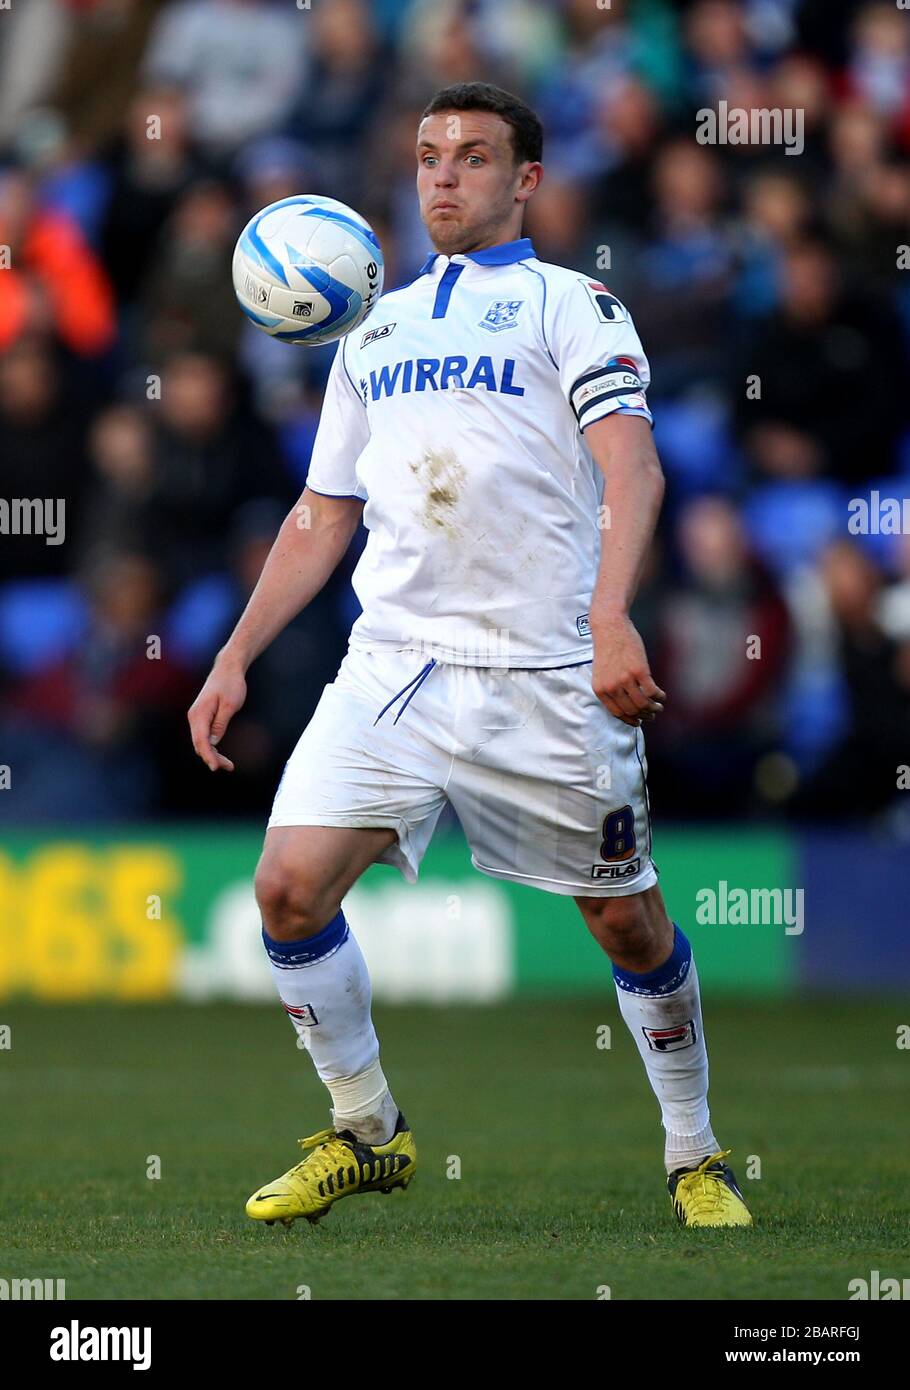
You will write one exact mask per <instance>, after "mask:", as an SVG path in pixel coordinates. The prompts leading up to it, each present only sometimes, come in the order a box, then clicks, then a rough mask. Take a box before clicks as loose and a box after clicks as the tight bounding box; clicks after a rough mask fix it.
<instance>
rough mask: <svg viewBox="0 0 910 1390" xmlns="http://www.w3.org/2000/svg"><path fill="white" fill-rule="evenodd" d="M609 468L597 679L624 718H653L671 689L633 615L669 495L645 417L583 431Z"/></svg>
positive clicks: (594, 607) (594, 629) (597, 606)
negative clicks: (660, 679) (660, 678)
mask: <svg viewBox="0 0 910 1390" xmlns="http://www.w3.org/2000/svg"><path fill="white" fill-rule="evenodd" d="M585 439H586V441H587V443H588V447H589V448H590V450H591V453H592V454H593V456H594V459H595V462H596V463H597V465H598V467H599V468H600V469H601V471H602V472H603V475H604V495H603V503H604V506H605V507H607V508H609V510H608V511H605V513H604V515H605V516H606V517H609V519H610V524H609V537H610V544H609V545H604V546H602V547H601V557H600V566H599V569H598V574H597V582H596V584H595V588H594V595H593V599H592V603H591V633H592V636H593V639H594V672H593V677H592V684H593V686H594V692H595V694H596V695H597V697H598V699H600V700H602V701H603V703H604V704H605V705H606V707H607V709H608V710H609V711H610V713H611V714H614V715H615V716H616V718H617V719H622V720H623V722H624V723H626V724H632V725H639V724H641V723H642V721H646V720H651V719H654V718H655V716H656V715H657V714H659V713H660V712H661V710H662V709H663V701H664V700H665V699H666V695H665V693H664V691H663V690H661V689H660V687H659V686H658V685H657V684H656V683H655V681H654V678H653V677H652V675H651V668H650V666H649V664H648V657H647V654H646V652H645V648H644V643H643V642H642V640H641V637H640V636H639V635H638V632H637V631H636V630H635V627H634V625H633V623H632V620H631V618H630V617H629V610H630V608H631V606H632V600H633V599H634V597H635V592H636V590H637V588H638V582H639V579H640V577H641V572H642V567H643V565H644V562H645V557H646V555H647V552H648V547H649V545H650V544H651V538H652V536H653V535H654V527H655V525H656V523H657V517H658V514H659V512H660V505H661V502H662V500H663V495H664V478H663V471H662V469H661V466H660V460H659V459H658V457H657V450H656V449H655V447H654V440H653V438H652V435H651V427H650V425H649V424H648V421H647V420H644V419H641V418H640V417H639V416H635V415H608V416H607V417H606V418H605V419H603V420H596V421H595V422H594V423H593V424H592V425H589V426H588V428H587V430H586V431H585Z"/></svg>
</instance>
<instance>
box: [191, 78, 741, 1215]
mask: <svg viewBox="0 0 910 1390" xmlns="http://www.w3.org/2000/svg"><path fill="white" fill-rule="evenodd" d="M541 153H542V131H541V125H540V121H539V120H538V118H537V116H536V115H535V114H534V112H533V111H531V110H530V109H529V107H527V106H526V105H525V104H524V103H523V102H522V101H520V100H518V99H517V98H515V97H513V96H511V95H510V94H509V93H507V92H504V91H502V90H500V89H499V88H496V87H492V86H489V85H487V84H485V83H468V84H460V85H458V86H454V87H449V88H446V89H445V90H443V91H441V92H439V93H438V94H437V95H436V96H435V97H434V98H433V100H432V101H431V102H430V104H429V106H428V107H427V108H426V110H425V111H424V113H423V116H422V118H421V121H420V125H419V130H418V137H417V194H418V198H419V201H420V212H421V216H422V218H423V221H424V223H425V225H426V227H427V230H428V232H429V235H430V239H431V241H432V244H433V246H434V247H435V251H434V253H433V254H432V255H431V256H429V257H428V259H427V261H426V263H425V264H424V266H423V267H422V268H421V271H420V273H419V274H418V276H417V278H416V279H415V280H414V281H413V282H412V283H411V284H409V285H407V286H406V287H405V288H403V289H399V290H395V291H393V292H392V293H390V294H387V295H384V296H383V298H382V299H381V300H380V301H379V303H378V304H377V306H376V308H375V309H374V310H373V312H372V314H371V315H370V317H369V319H368V320H367V322H366V323H365V324H364V325H363V326H362V327H361V328H360V329H358V330H356V331H355V332H354V333H352V334H350V335H349V336H348V337H347V338H345V339H343V340H342V341H341V343H340V345H339V347H338V349H337V352H336V355H335V358H334V362H333V365H332V369H331V372H330V376H329V381H328V386H327V390H326V396H325V402H324V404H323V409H322V416H321V420H320V425H319V431H318V434H317V438H316V443H315V447H314V450H313V458H312V462H311V464H310V470H309V474H308V478H307V486H306V488H305V489H304V492H303V494H302V497H301V503H300V504H298V508H295V510H294V511H293V512H292V513H291V514H290V515H289V516H288V518H287V519H286V521H285V522H284V524H283V526H282V528H281V530H280V532H279V534H278V537H277V538H276V541H275V544H274V546H273V548H272V551H271V553H270V554H269V556H268V559H267V560H266V563H265V566H264V568H263V571H262V576H261V578H260V580H259V583H258V584H257V586H256V589H255V591H254V593H253V595H252V597H251V598H250V601H249V604H248V606H247V608H246V611H245V612H244V614H243V615H242V617H241V618H240V620H239V622H238V624H237V627H236V629H235V630H234V632H233V634H232V635H231V637H230V639H229V640H228V642H227V644H226V645H225V646H224V647H223V648H222V650H221V651H220V652H219V653H218V656H217V658H216V660H215V664H214V667H213V669H212V672H211V674H210V675H209V677H208V679H207V681H206V683H205V685H204V687H203V689H202V691H201V692H200V694H199V696H198V698H197V700H196V701H195V703H194V705H193V707H192V709H191V710H190V712H189V719H190V725H191V729H192V734H193V743H194V746H195V749H196V752H197V753H198V754H199V756H200V757H201V758H202V760H203V761H204V762H205V763H206V764H207V766H208V767H209V768H211V769H212V770H214V771H217V770H218V769H220V768H224V769H228V770H230V769H231V768H232V766H233V765H232V763H231V762H230V760H229V759H228V758H227V757H225V755H224V754H223V753H222V752H221V751H220V747H219V745H220V744H221V742H222V740H223V738H224V735H225V731H226V730H227V727H228V723H229V721H230V719H231V717H232V715H233V714H235V713H236V711H237V710H238V709H239V708H240V706H241V705H242V703H243V700H244V697H245V693H246V686H245V681H244V674H245V671H246V669H247V668H248V666H249V665H250V663H251V662H252V661H254V660H255V658H256V657H257V656H258V654H259V653H260V652H261V651H262V650H263V649H264V648H265V647H266V646H267V645H268V643H269V642H270V641H271V640H272V639H273V638H274V637H275V636H276V634H277V633H278V632H280V631H281V629H282V628H283V627H284V626H285V624H286V623H288V622H289V621H290V620H291V619H292V618H293V617H294V616H295V614H297V613H298V612H299V611H300V610H301V609H302V608H303V607H305V605H306V604H307V603H309V601H310V600H311V599H312V598H313V596H314V595H315V594H316V593H317V592H318V591H319V590H320V588H321V587H322V586H323V585H324V584H325V582H326V580H327V579H328V577H329V575H330V574H331V573H332V571H333V570H334V569H335V567H336V565H337V564H338V562H339V561H340V559H341V557H342V556H343V554H344V552H345V550H346V549H347V547H348V545H349V543H350V541H351V538H352V536H353V535H354V532H355V530H356V528H357V526H358V523H359V522H360V519H361V516H362V517H363V521H364V524H365V526H366V527H367V530H368V533H369V534H368V540H367V544H366V547H365V550H364V553H363V555H362V557H361V559H360V561H359V563H358V565H357V569H356V572H355V575H354V587H355V590H356V592H357V595H358V597H359V599H360V602H361V605H362V608H363V613H362V615H361V617H359V618H358V619H357V621H356V623H355V624H354V627H353V630H352V632H351V637H350V644H349V649H348V652H347V655H346V656H345V658H344V660H343V662H342V664H341V667H340V669H339V671H338V675H337V677H336V679H335V680H334V681H333V682H332V683H331V684H330V685H328V686H326V688H325V691H324V693H323V695H322V698H321V699H320V701H319V705H318V707H317V709H316V711H315V713H314V715H313V718H312V720H311V721H310V723H309V724H308V726H307V728H306V729H305V730H304V732H303V734H302V736H301V738H300V741H299V743H298V744H297V746H296V748H295V749H294V751H293V753H292V754H291V757H290V759H289V760H288V763H287V767H286V769H285V772H284V776H283V777H282V779H281V783H280V785H279V787H278V791H277V794H276V797H275V802H274V806H273V808H272V814H271V817H270V819H269V824H268V830H267V833H266V839H265V846H264V850H263V854H262V858H261V860H260V863H259V867H258V869H257V873H256V893H257V900H258V903H259V906H260V909H261V912H262V920H263V931H262V936H263V941H264V944H265V949H266V951H267V952H268V955H269V959H270V961H271V963H272V968H273V971H274V976H275V982H276V985H277V987H278V993H279V995H280V998H281V1001H282V1003H283V1005H284V1008H285V1009H286V1010H287V1013H288V1015H289V1017H290V1019H291V1022H292V1023H293V1025H294V1027H295V1029H296V1030H297V1032H298V1034H299V1036H300V1038H301V1039H302V1040H303V1043H304V1046H305V1047H306V1050H307V1051H308V1052H309V1054H310V1057H311V1058H312V1060H313V1063H314V1064H315V1067H316V1070H317V1072H318V1074H319V1076H320V1078H321V1079H322V1081H323V1082H324V1083H325V1085H326V1087H327V1088H328V1090H329V1092H330V1095H331V1101H332V1109H331V1113H332V1121H333V1123H332V1126H331V1127H330V1128H328V1129H324V1130H321V1131H320V1132H319V1133H317V1134H314V1135H311V1136H310V1137H309V1138H307V1139H303V1140H300V1143H301V1145H302V1146H303V1147H304V1149H309V1150H310V1152H309V1154H308V1155H307V1157H305V1158H304V1159H303V1160H302V1161H301V1162H299V1163H297V1164H296V1165H295V1166H294V1167H292V1168H291V1169H290V1170H289V1171H288V1172H286V1173H284V1174H283V1175H282V1176H281V1177H279V1178H276V1179H275V1180H274V1181H272V1182H269V1183H267V1184H266V1185H265V1186H264V1187H262V1188H260V1189H259V1190H258V1191H257V1192H255V1193H254V1194H253V1196H252V1197H251V1198H250V1199H249V1202H248V1203H247V1212H248V1213H249V1215H250V1216H252V1217H254V1218H256V1219H261V1220H264V1221H266V1222H269V1223H271V1222H274V1221H276V1220H278V1221H282V1222H284V1224H286V1225H287V1224H289V1223H290V1222H291V1221H293V1220H294V1219H295V1218H297V1217H306V1218H307V1219H308V1220H310V1221H316V1220H318V1219H319V1218H320V1217H322V1216H323V1215H324V1214H325V1213H326V1212H327V1211H328V1210H329V1208H330V1207H331V1206H332V1205H333V1204H334V1203H335V1202H336V1201H338V1200H340V1199H341V1198H342V1197H346V1196H348V1195H350V1194H352V1193H357V1192H361V1193H363V1192H369V1191H377V1190H381V1191H383V1192H387V1191H390V1190H391V1189H392V1188H395V1187H402V1188H405V1187H407V1185H408V1184H409V1183H410V1181H411V1178H412V1176H413V1174H414V1170H415V1164H416V1158H417V1154H416V1148H415V1144H414V1139H413V1136H412V1133H411V1130H410V1128H409V1126H408V1124H407V1121H406V1120H405V1117H404V1115H403V1113H402V1111H401V1110H400V1109H399V1106H398V1104H397V1102H396V1101H395V1100H393V1098H392V1094H391V1091H390V1089H389V1085H388V1083H387V1081H386V1078H385V1076H384V1074H383V1070H382V1067H381V1065H380V1056H379V1042H378V1039H377V1036H376V1032H375V1029H374V1027H373V1022H372V1018H371V1011H370V1004H371V993H370V981H369V977H368V974H367V970H366V966H365V963H364V959H363V956H362V954H361V951H360V948H359V947H358V944H357V942H356V940H355V938H354V936H353V933H352V932H351V929H350V927H349V925H348V923H347V921H346V920H345V917H344V913H343V910H342V902H343V899H344V896H345V894H346V893H347V891H348V889H349V888H350V887H351V885H352V884H353V883H355V882H356V880H357V879H358V878H359V877H360V875H361V874H362V873H363V872H364V870H365V869H366V868H367V867H368V866H369V865H370V864H373V863H375V862H377V861H381V862H383V863H387V864H393V865H395V866H396V867H397V868H398V869H399V870H400V871H401V873H402V874H403V875H404V877H405V878H406V879H407V880H409V881H410V882H413V881H415V880H416V878H417V872H418V867H419V865H420V861H421V858H422V856H423V854H424V852H425V850H426V848H427V845H428V843H429V841H430V838H431V836H432V834H433V829H434V826H435V824H436V822H437V820H438V818H439V815H440V812H441V811H442V809H443V807H444V805H445V804H446V802H449V803H451V805H452V806H453V808H454V810H455V812H456V813H457V815H458V818H459V820H460V822H461V824H462V827H463V828H464V832H465V835H466V837H467V840H468V843H469V845H470V847H471V851H472V863H473V864H474V866H475V867H476V868H478V869H479V870H481V871H482V872H483V873H486V874H492V875H493V876H495V877H498V878H502V879H511V880H513V881H514V882H517V883H524V884H530V885H532V886H534V887H537V888H539V889H542V890H543V891H545V892H549V893H561V894H568V895H569V896H571V897H573V898H574V900H575V902H576V903H577V904H578V907H579V909H580V911H581V915H582V917H583V918H584V921H585V922H586V924H587V926H588V928H589V929H590V931H591V932H592V933H593V935H594V937H595V939H596V940H597V941H598V943H599V944H600V945H601V947H602V948H603V950H604V951H605V952H606V954H607V955H608V956H609V958H610V960H611V961H612V964H613V978H614V980H615V982H616V986H617V993H618V998H619V1007H620V1011H621V1013H622V1016H623V1018H624V1019H625V1021H626V1023H627V1025H628V1027H629V1029H630V1030H631V1032H632V1036H633V1037H634V1039H635V1042H636V1044H637V1046H638V1049H639V1052H640V1054H641V1057H642V1060H643V1062H644V1065H645V1069H646V1071H647V1075H648V1079H649V1081H650V1083H651V1086H652V1088H653V1090H654V1092H655V1094H656V1096H657V1099H658V1101H659V1103H660V1108H661V1116H662V1121H663V1126H664V1129H665V1153H664V1158H665V1166H666V1170H667V1174H668V1188H669V1192H670V1197H671V1200H672V1202H673V1206H674V1209H675V1211H676V1214H677V1216H678V1218H679V1220H680V1221H682V1222H683V1224H686V1225H690V1226H734V1225H748V1224H751V1219H752V1218H751V1216H750V1214H749V1212H748V1210H747V1208H746V1206H745V1203H744V1202H743V1199H742V1194H741V1193H740V1191H739V1189H738V1188H737V1185H736V1181H735V1179H734V1177H733V1174H732V1172H731V1170H730V1168H729V1166H728V1165H727V1164H726V1163H725V1161H724V1160H725V1159H726V1157H727V1155H728V1153H729V1152H730V1150H723V1149H721V1147H720V1145H719V1144H718V1142H717V1140H716V1138H715V1136H714V1132H713V1130H712V1128H711V1122H710V1118H709V1113H708V1103H707V1091H708V1062H707V1054H706V1051H705V1039H704V1030H703V1027H702V1017H701V1006H700V1001H699V991H698V976H697V973H696V969H695V963H694V961H693V959H692V951H691V948H690V945H689V942H688V941H687V939H686V937H685V935H684V933H683V932H682V930H681V929H680V928H679V927H678V926H677V925H675V924H674V923H672V922H671V921H670V920H669V918H668V916H667V913H666V910H665V908H664V903H663V899H662V897H661V893H660V889H659V888H658V886H657V874H656V871H655V868H654V865H653V864H652V861H651V829H650V822H649V815H648V803H647V791H646V785H645V760H644V748H643V734H642V728H641V726H642V724H643V723H645V722H647V721H648V720H650V719H653V718H654V717H655V716H656V715H658V714H659V713H660V711H661V710H662V709H663V703H664V699H665V695H664V692H663V691H662V690H661V689H660V688H659V687H658V686H657V685H656V683H655V681H654V679H653V677H652V675H651V671H650V669H649V665H648V660H647V657H646V655H645V651H644V647H643V644H642V641H641V638H640V637H639V635H638V633H637V631H636V630H635V627H634V626H633V624H632V622H631V620H630V618H629V609H630V605H631V603H632V600H633V597H634V594H635V590H636V586H637V582H638V579H639V575H640V571H641V568H642V565H643V563H644V559H645V554H646V551H647V548H648V544H649V542H650V540H651V536H652V532H653V529H654V525H655V522H656V518H657V514H658V511H659V508H660V503H661V499H662V495H663V478H662V474H661V469H660V464H659V462H658V459H657V455H656V452H655V449H654V445H653V443H652V439H651V415H650V412H649V410H648V406H647V401H646V395H645V389H646V387H647V385H648V382H649V373H648V364H647V361H646V358H645V355H644V353H643V351H642V346H641V343H640V341H639V339H638V336H637V334H636V332H635V329H634V327H633V325H632V321H631V319H630V317H629V315H628V313H627V311H626V310H625V308H624V307H623V305H622V304H620V303H619V302H618V301H617V300H616V299H615V298H614V296H613V295H611V294H610V293H609V291H608V290H607V289H606V287H605V286H604V285H602V284H601V283H599V282H598V281H597V280H593V279H592V278H591V277H590V276H589V275H586V274H583V273H581V272H579V271H575V270H569V269H565V268H563V267H561V266H555V265H547V264H544V263H542V262H541V261H539V260H538V259H537V257H536V255H535V253H534V248H533V246H532V245H531V242H530V241H529V240H528V238H526V237H522V236H521V229H522V218H523V212H524V207H525V204H526V203H527V201H528V199H529V198H531V197H532V196H533V194H534V190H535V189H536V188H537V186H538V184H539V182H540V179H541V176H542V172H543V170H542V166H541ZM302 508H306V509H307V510H306V511H304V510H302ZM301 517H305V518H307V519H308V521H309V525H307V526H301V525H300V519H301Z"/></svg>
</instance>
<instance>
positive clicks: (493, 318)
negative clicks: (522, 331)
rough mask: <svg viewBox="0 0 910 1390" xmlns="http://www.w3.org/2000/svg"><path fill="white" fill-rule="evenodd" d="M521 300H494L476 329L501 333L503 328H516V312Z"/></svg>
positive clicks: (521, 302) (522, 301) (522, 302)
mask: <svg viewBox="0 0 910 1390" xmlns="http://www.w3.org/2000/svg"><path fill="white" fill-rule="evenodd" d="M522 304H524V300H523V299H494V300H493V303H492V304H491V305H490V307H489V309H488V310H487V312H486V313H485V314H484V316H483V318H482V319H481V320H480V323H479V325H478V327H480V328H486V329H487V330H488V331H489V332H490V333H501V332H502V331H503V329H504V328H517V327H518V311H519V309H520V308H521V306H522Z"/></svg>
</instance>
